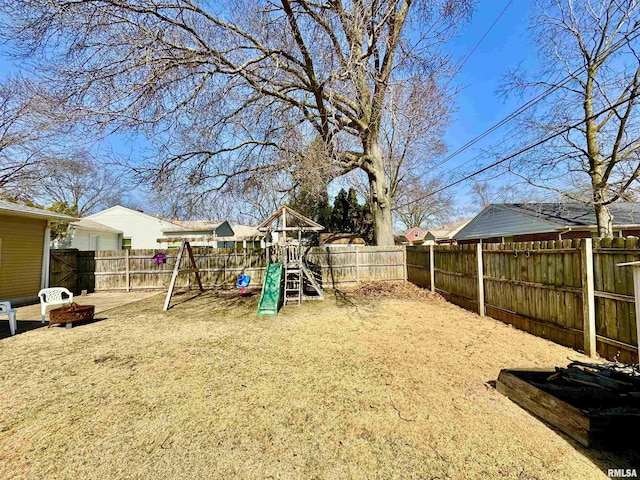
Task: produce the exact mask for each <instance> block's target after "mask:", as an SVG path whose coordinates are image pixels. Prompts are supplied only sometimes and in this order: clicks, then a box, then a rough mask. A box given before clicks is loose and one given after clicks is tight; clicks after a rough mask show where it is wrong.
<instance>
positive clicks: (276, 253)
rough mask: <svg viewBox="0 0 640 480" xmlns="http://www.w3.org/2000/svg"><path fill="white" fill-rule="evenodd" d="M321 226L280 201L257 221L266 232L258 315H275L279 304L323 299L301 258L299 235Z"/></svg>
mask: <svg viewBox="0 0 640 480" xmlns="http://www.w3.org/2000/svg"><path fill="white" fill-rule="evenodd" d="M323 229H324V227H323V226H322V225H320V224H318V223H316V222H314V221H313V220H311V219H309V218H307V217H305V216H304V215H301V214H300V213H298V212H296V211H295V210H292V209H291V208H289V207H287V206H285V205H282V206H281V207H280V208H279V209H278V210H276V211H275V213H273V214H272V215H271V216H270V217H269V218H267V219H266V220H265V221H264V222H262V223H261V224H260V225H258V230H260V231H261V232H266V234H267V235H266V238H267V245H266V250H267V252H266V253H267V269H266V271H265V275H264V282H263V284H262V294H261V295H260V301H259V302H258V315H276V314H277V313H278V309H279V308H280V305H281V304H283V305H285V306H286V305H300V304H301V303H302V301H303V300H323V299H324V292H323V291H322V288H321V287H320V284H319V282H318V280H317V279H316V277H315V275H314V273H313V272H312V271H311V269H310V268H309V266H308V265H307V262H306V260H305V255H304V253H303V250H302V246H303V245H302V235H303V234H304V233H311V232H319V231H321V230H323Z"/></svg>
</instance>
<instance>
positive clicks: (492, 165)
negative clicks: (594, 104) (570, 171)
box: [396, 93, 640, 208]
mask: <svg viewBox="0 0 640 480" xmlns="http://www.w3.org/2000/svg"><path fill="white" fill-rule="evenodd" d="M638 96H640V93H635V94H632V95H630V96H629V98H627V99H626V100H620V101H619V102H616V103H614V104H613V105H611V106H609V107H607V108H605V109H603V110H601V111H599V112H598V113H595V114H593V115H591V116H590V117H588V118H585V119H584V120H580V121H579V122H577V123H574V124H572V125H569V126H568V127H565V128H563V129H562V130H560V131H558V132H556V133H554V134H551V135H548V136H547V137H545V138H543V139H541V140H538V141H537V142H534V143H532V144H531V145H527V146H526V147H523V148H521V149H520V150H518V151H517V152H515V153H512V154H510V155H507V156H506V157H504V158H501V159H499V160H496V161H495V162H493V163H491V164H489V165H487V166H486V167H483V168H481V169H480V170H477V171H475V172H473V173H470V174H469V175H465V176H464V177H462V178H460V179H459V180H456V181H454V182H451V183H449V184H447V185H445V186H444V187H441V188H438V189H436V190H435V191H433V192H429V193H428V194H426V195H422V196H420V197H418V198H416V199H414V200H411V201H408V202H405V203H404V204H402V205H398V206H397V207H396V208H403V207H407V206H409V205H413V204H414V203H417V202H420V201H421V200H424V199H425V198H428V197H431V196H433V195H435V194H437V193H440V192H442V191H444V190H447V189H449V188H451V187H454V186H456V185H458V184H460V183H462V182H465V181H467V180H470V179H471V178H473V177H475V176H477V175H480V174H481V173H484V172H486V171H487V170H491V169H492V168H494V167H497V166H498V165H500V164H502V163H504V162H506V161H508V160H511V159H513V158H515V157H517V156H519V155H522V154H523V153H525V152H528V151H529V150H532V149H534V148H536V147H539V146H540V145H542V144H543V143H546V142H548V141H550V140H553V139H554V138H557V137H559V136H560V135H562V134H563V133H567V132H569V131H571V130H573V129H574V128H577V127H578V126H580V125H582V124H583V123H586V122H587V121H589V120H593V119H596V118H598V117H599V116H600V115H602V114H603V113H606V112H608V111H610V110H614V109H616V108H618V107H619V106H621V105H623V104H625V103H627V102H630V101H631V100H633V99H634V98H636V97H638Z"/></svg>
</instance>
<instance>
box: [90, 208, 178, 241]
mask: <svg viewBox="0 0 640 480" xmlns="http://www.w3.org/2000/svg"><path fill="white" fill-rule="evenodd" d="M83 220H90V221H93V222H98V223H100V224H102V225H105V226H107V227H110V228H112V229H114V230H118V231H120V232H122V240H121V247H122V248H123V249H131V248H159V247H161V246H163V245H161V244H160V243H158V241H157V240H158V238H160V237H163V236H164V231H168V230H171V229H180V228H181V227H180V226H179V225H177V224H175V223H173V222H169V221H168V220H165V219H163V218H159V217H156V216H154V215H150V214H148V213H144V212H141V211H140V210H134V209H132V208H127V207H123V206H122V205H116V206H115V207H111V208H107V209H106V210H102V211H101V212H97V213H94V214H93V215H88V216H86V217H84V219H83ZM101 249H102V247H101Z"/></svg>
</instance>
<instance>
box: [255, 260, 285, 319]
mask: <svg viewBox="0 0 640 480" xmlns="http://www.w3.org/2000/svg"><path fill="white" fill-rule="evenodd" d="M281 284H282V263H272V264H270V265H269V266H268V267H267V271H266V272H265V274H264V282H263V283H262V294H261V295H260V302H259V303H258V315H277V314H278V307H280V295H281V294H282V291H281V290H282V288H281Z"/></svg>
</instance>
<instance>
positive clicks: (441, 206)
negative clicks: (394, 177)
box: [394, 177, 456, 228]
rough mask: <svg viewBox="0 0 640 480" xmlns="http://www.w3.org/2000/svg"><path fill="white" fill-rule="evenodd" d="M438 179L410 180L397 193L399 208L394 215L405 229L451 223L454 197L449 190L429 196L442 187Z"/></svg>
mask: <svg viewBox="0 0 640 480" xmlns="http://www.w3.org/2000/svg"><path fill="white" fill-rule="evenodd" d="M443 183H444V182H443V181H442V179H440V178H433V179H428V180H423V179H419V178H415V177H414V178H412V179H411V180H410V181H407V182H404V183H403V184H402V189H401V190H399V191H398V192H397V196H396V200H397V202H398V204H399V207H398V208H397V209H395V211H394V213H395V214H396V215H397V217H398V218H399V219H400V220H401V221H402V223H403V224H404V226H405V227H406V228H413V227H422V228H426V227H432V226H436V225H441V224H443V223H446V222H447V221H451V220H452V218H453V217H455V216H456V210H455V207H454V197H453V194H452V193H451V192H450V191H449V190H444V191H442V192H439V193H435V194H432V195H431V194H430V193H431V192H435V191H436V190H438V189H439V188H441V187H442V185H443Z"/></svg>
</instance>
